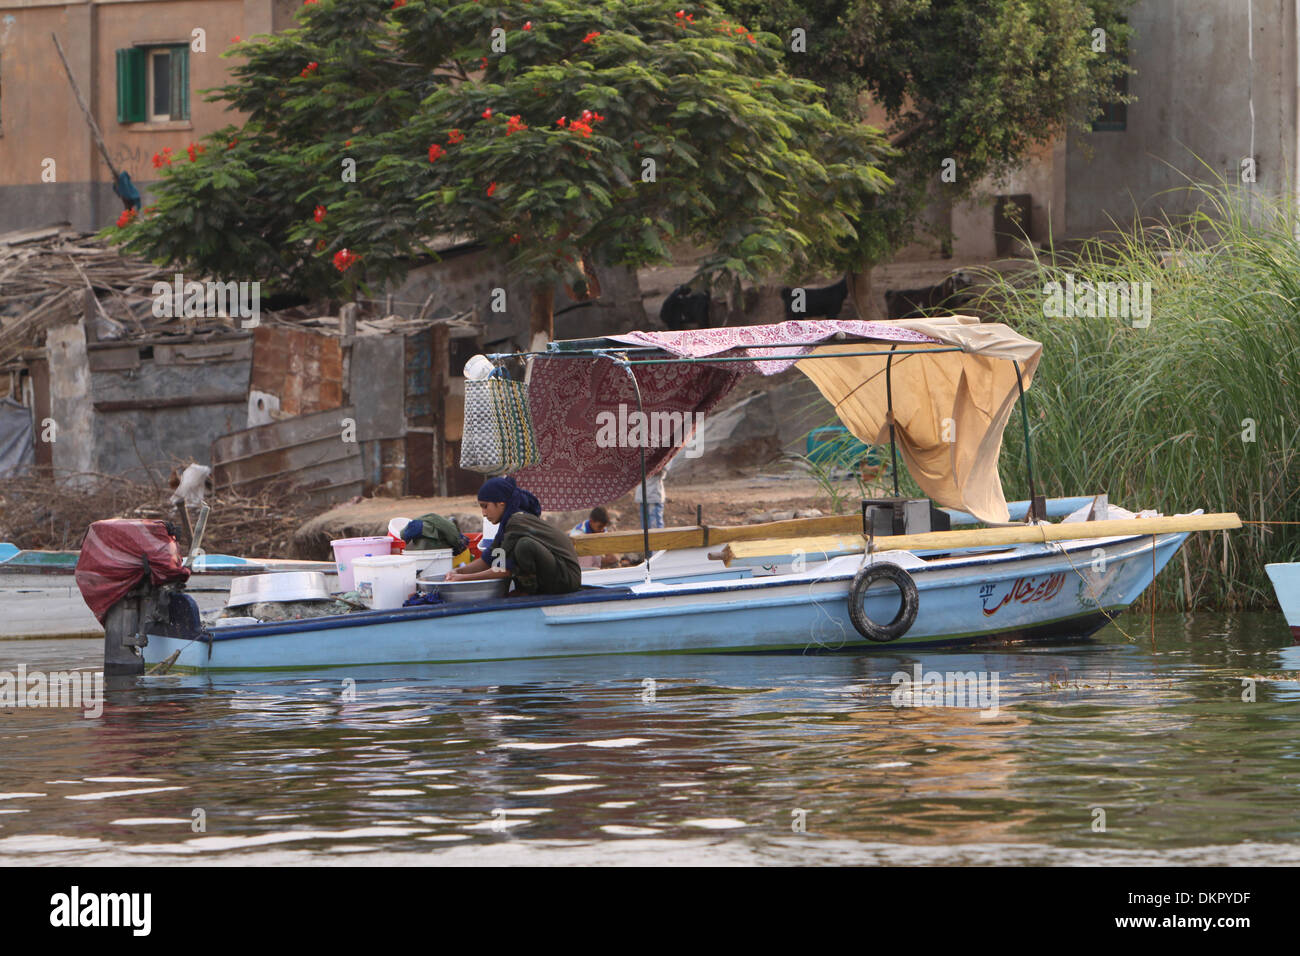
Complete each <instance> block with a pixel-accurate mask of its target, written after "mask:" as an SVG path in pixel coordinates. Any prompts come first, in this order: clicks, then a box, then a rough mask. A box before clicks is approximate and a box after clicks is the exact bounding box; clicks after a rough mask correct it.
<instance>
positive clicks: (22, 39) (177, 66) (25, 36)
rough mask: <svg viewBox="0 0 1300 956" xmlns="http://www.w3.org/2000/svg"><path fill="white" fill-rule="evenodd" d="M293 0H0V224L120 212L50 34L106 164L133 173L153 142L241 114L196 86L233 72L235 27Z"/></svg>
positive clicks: (110, 216)
mask: <svg viewBox="0 0 1300 956" xmlns="http://www.w3.org/2000/svg"><path fill="white" fill-rule="evenodd" d="M297 8H298V4H297V3H295V2H294V0H0V232H5V231H9V230H14V229H26V228H32V227H38V226H45V225H48V224H50V223H53V222H60V221H62V222H68V223H71V224H72V225H73V226H74V227H75V228H78V229H82V230H85V231H94V230H97V229H101V228H103V227H104V226H106V225H111V224H112V223H113V221H114V220H115V219H116V218H117V216H118V214H119V213H120V212H121V211H122V203H121V201H120V200H119V199H118V198H117V197H116V196H115V195H114V194H113V190H112V175H111V174H110V173H109V170H108V166H107V164H106V163H105V162H104V159H103V157H102V155H101V154H100V152H99V149H98V147H97V146H96V145H95V140H94V137H93V136H92V135H91V132H90V129H89V127H88V125H87V123H86V120H85V118H84V116H83V115H82V112H81V110H80V108H79V107H78V106H77V101H76V97H75V95H74V94H73V91H72V87H71V85H70V84H69V83H68V79H67V75H66V74H65V72H64V69H63V65H62V63H60V61H59V56H58V52H57V50H56V48H55V45H54V41H53V39H52V38H51V34H57V35H58V37H59V40H60V42H61V43H62V45H63V50H64V53H65V54H66V56H67V58H68V65H69V67H70V68H71V70H72V75H73V76H74V77H75V78H76V81H77V83H78V85H79V86H80V88H81V91H82V95H83V96H84V97H85V99H86V105H87V107H88V108H89V109H90V111H91V113H92V114H93V115H94V117H95V121H96V123H97V124H98V126H99V129H100V132H101V133H102V134H103V137H104V143H105V146H106V148H107V150H108V154H109V157H110V158H111V159H112V161H113V164H114V165H115V166H116V167H117V168H118V169H119V170H120V171H124V172H127V173H130V175H131V178H132V180H133V181H134V182H136V183H137V184H142V183H148V182H150V181H152V180H155V179H156V178H157V176H156V174H155V172H154V169H153V163H152V158H153V155H154V153H157V152H161V151H162V150H163V149H164V148H168V147H170V148H171V149H172V150H173V151H174V152H178V153H183V152H184V150H185V147H186V145H188V144H189V143H190V142H196V141H197V140H198V139H199V138H200V137H202V136H203V135H205V134H207V133H209V132H212V131H213V130H216V129H220V128H221V127H222V126H225V125H227V124H230V123H238V122H239V116H238V114H233V113H228V112H226V111H225V109H224V108H223V107H222V106H221V104H217V103H208V102H205V101H204V99H203V97H202V96H200V95H199V94H198V91H199V90H202V89H206V88H209V87H215V86H220V85H222V84H223V83H225V82H227V81H228V79H229V70H230V61H229V60H222V59H221V53H222V52H223V51H224V50H226V49H227V48H228V47H230V46H231V45H232V43H233V38H234V37H236V36H241V37H249V36H253V35H254V34H257V33H269V32H272V31H275V30H281V29H284V28H285V27H286V26H290V25H292V23H293V14H294V11H295V10H296V9H297Z"/></svg>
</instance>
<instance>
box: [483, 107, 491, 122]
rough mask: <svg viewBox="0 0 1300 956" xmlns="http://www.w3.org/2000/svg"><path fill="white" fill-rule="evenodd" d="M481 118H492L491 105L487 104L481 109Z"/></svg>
mask: <svg viewBox="0 0 1300 956" xmlns="http://www.w3.org/2000/svg"><path fill="white" fill-rule="evenodd" d="M483 118H484V119H491V118H492V107H490V106H489V107H488V108H487V109H485V110H484V111H483Z"/></svg>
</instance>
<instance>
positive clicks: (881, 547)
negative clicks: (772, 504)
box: [722, 512, 1241, 565]
mask: <svg viewBox="0 0 1300 956" xmlns="http://www.w3.org/2000/svg"><path fill="white" fill-rule="evenodd" d="M750 527H762V526H761V525H751V526H750ZM1240 527H1241V518H1239V517H1238V516H1237V515H1236V514H1235V513H1234V512H1223V513H1218V514H1208V515H1172V516H1169V517H1164V518H1121V519H1117V520H1113V521H1071V522H1069V523H1068V524H1062V523H1058V524H1046V525H1024V526H1023V527H1015V528H971V529H969V530H961V531H929V532H926V533H925V534H896V535H884V536H880V537H877V538H876V539H875V548H874V550H875V551H944V550H957V549H960V548H979V547H993V546H997V545H1008V544H1034V543H1037V542H1042V541H1081V540H1086V539H1088V538H1113V537H1122V536H1124V535H1133V534H1141V535H1150V534H1171V533H1175V532H1179V531H1226V530H1231V529H1233V528H1240ZM865 546H866V539H865V538H864V537H863V536H862V535H861V534H857V535H840V536H835V535H827V536H821V537H804V538H791V539H782V540H764V541H753V540H744V541H735V542H733V543H729V544H728V545H727V546H726V547H725V548H723V549H722V560H723V561H724V562H725V563H726V564H728V565H730V563H731V562H732V561H735V560H737V559H739V558H766V557H780V556H784V555H789V554H792V553H793V552H795V551H801V552H803V553H804V554H805V555H821V554H827V553H835V552H839V553H843V552H848V553H850V554H851V553H853V552H854V551H862V550H863V549H864V548H865Z"/></svg>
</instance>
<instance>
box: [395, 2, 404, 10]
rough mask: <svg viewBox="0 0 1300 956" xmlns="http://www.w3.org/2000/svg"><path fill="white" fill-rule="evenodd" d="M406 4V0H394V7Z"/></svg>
mask: <svg viewBox="0 0 1300 956" xmlns="http://www.w3.org/2000/svg"><path fill="white" fill-rule="evenodd" d="M404 6H406V0H393V9H394V10H396V9H397V8H398V7H404Z"/></svg>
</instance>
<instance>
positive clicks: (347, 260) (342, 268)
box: [334, 249, 361, 272]
mask: <svg viewBox="0 0 1300 956" xmlns="http://www.w3.org/2000/svg"><path fill="white" fill-rule="evenodd" d="M360 258H361V257H360V256H358V255H354V254H353V253H351V252H349V251H348V250H347V249H340V250H339V251H338V252H336V253H334V268H335V269H338V270H339V272H347V271H348V269H350V268H352V263H354V262H356V261H357V260H358V259H360Z"/></svg>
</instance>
